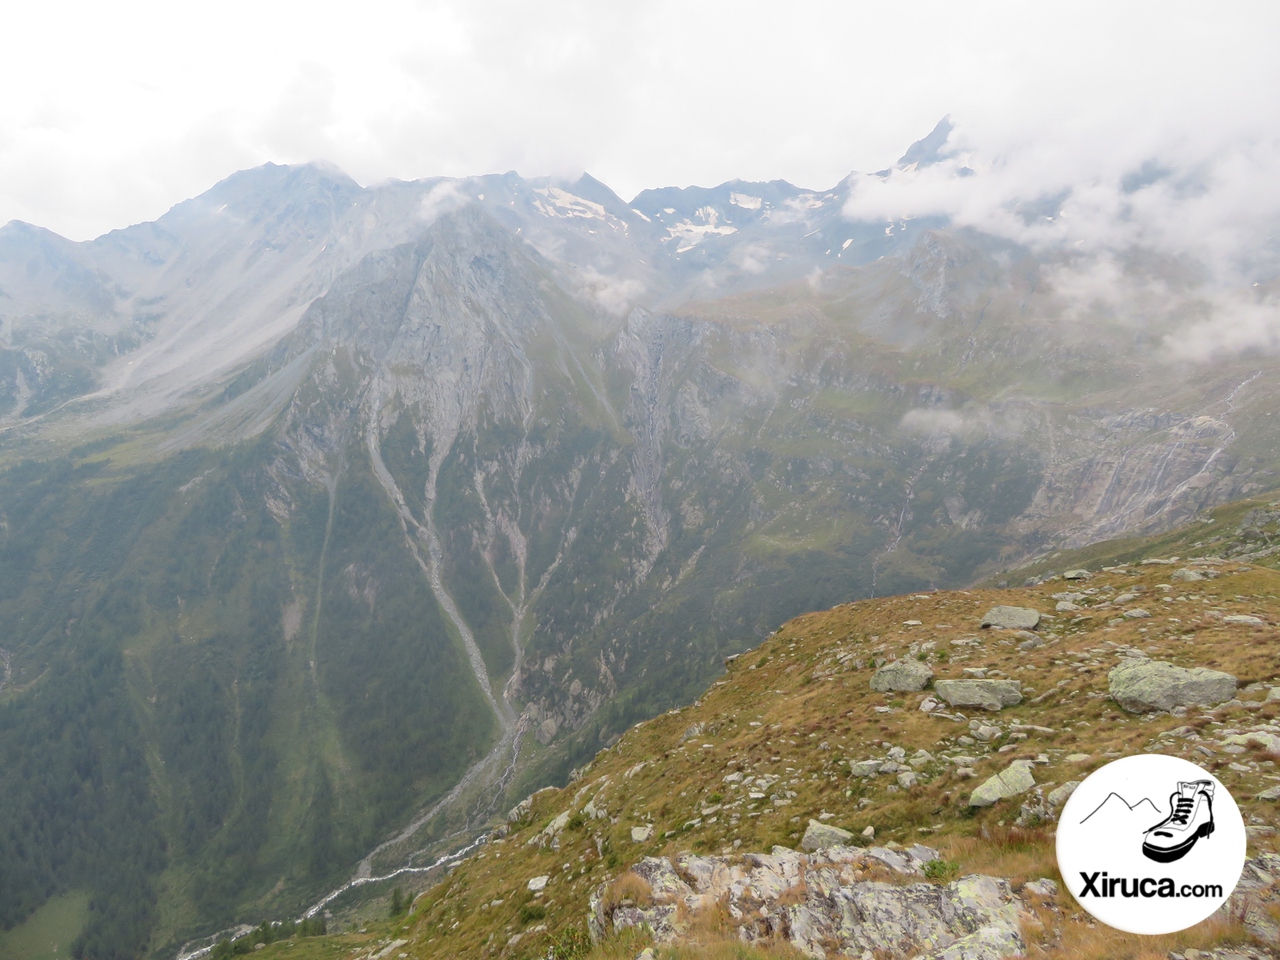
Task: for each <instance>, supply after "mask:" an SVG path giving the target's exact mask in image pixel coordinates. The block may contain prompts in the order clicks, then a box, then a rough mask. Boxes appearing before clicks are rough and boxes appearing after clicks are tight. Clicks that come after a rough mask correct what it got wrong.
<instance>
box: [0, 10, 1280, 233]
mask: <svg viewBox="0 0 1280 960" xmlns="http://www.w3.org/2000/svg"><path fill="white" fill-rule="evenodd" d="M11 7H12V9H10V10H7V11H6V31H5V39H7V41H8V42H7V43H4V41H3V40H0V45H2V47H0V49H3V53H4V56H0V84H3V86H4V89H5V90H6V91H7V95H6V97H4V98H0V222H4V221H6V220H8V219H9V218H14V217H16V218H20V219H25V220H28V221H30V222H34V223H39V224H41V225H45V226H48V227H50V228H51V229H54V230H57V231H59V232H61V233H64V234H66V235H69V236H71V237H73V238H76V239H81V238H86V237H89V236H94V235H96V234H98V233H101V232H104V231H105V230H107V229H111V228H114V227H118V226H122V225H124V224H125V223H129V222H136V221H138V220H142V219H149V218H152V217H155V216H157V215H158V214H160V213H161V212H163V210H164V209H166V208H167V207H168V206H169V205H171V204H173V203H175V202H177V201H179V200H181V199H184V198H186V197H189V196H192V195H194V194H195V193H198V192H199V191H201V190H203V189H205V188H207V187H208V186H209V185H210V184H211V183H213V182H214V181H215V180H217V179H220V178H221V177H223V176H226V175H227V174H228V173H229V172H231V171H232V170H235V169H239V168H243V167H247V166H253V165H256V164H259V163H263V162H266V161H274V162H298V161H306V160H312V159H328V160H331V161H333V162H334V163H336V164H338V165H339V166H341V167H342V168H343V169H344V170H346V171H348V172H349V173H350V174H352V175H353V176H354V177H355V178H356V179H357V180H359V181H360V182H363V183H369V182H374V181H380V180H383V179H385V178H387V177H400V178H404V179H416V178H420V177H429V176H459V177H461V176H469V175H474V174H480V173H488V172H495V171H505V170H508V169H516V170H519V171H520V172H522V173H525V174H526V175H531V176H533V175H542V174H556V173H559V172H561V171H570V170H573V171H580V170H583V169H586V170H590V171H591V172H592V173H593V174H594V175H596V176H597V177H599V178H600V179H602V180H603V181H604V182H606V183H608V184H610V185H611V186H613V187H614V188H615V189H616V190H618V191H619V193H621V194H622V195H623V196H630V195H631V194H634V193H635V192H637V191H638V190H640V189H642V188H645V187H650V186H662V185H668V184H679V185H683V184H688V183H701V184H707V185H710V184H714V183H719V182H722V181H725V180H729V179H733V178H736V177H741V178H744V179H756V180H768V179H773V178H777V177H782V178H786V179H789V180H791V181H793V182H796V183H799V184H801V185H803V186H806V187H810V188H818V189H821V188H825V187H828V186H830V185H831V184H833V183H835V182H836V181H838V180H839V179H841V178H842V177H843V176H845V175H846V174H847V173H848V172H849V170H850V169H862V170H876V169H879V168H881V167H884V166H886V165H887V164H889V163H891V162H892V160H893V158H894V157H897V156H898V155H900V154H901V152H902V150H903V149H904V147H905V145H906V144H908V143H910V142H911V141H912V140H914V139H916V138H917V137H919V136H920V135H921V134H922V133H923V132H925V131H927V130H928V129H929V128H930V127H931V126H932V125H933V123H934V122H936V120H937V119H938V117H940V116H942V115H943V114H947V113H950V114H952V115H953V116H954V117H956V118H957V121H958V122H959V123H960V131H961V132H963V133H964V134H965V135H966V136H967V137H969V138H970V141H971V144H972V146H973V148H974V149H975V150H976V149H977V148H978V147H979V146H981V147H982V150H983V151H985V154H984V155H985V156H986V157H987V158H988V161H989V162H990V163H992V164H997V165H998V164H1003V166H999V167H993V168H992V169H993V170H996V169H999V171H1000V172H1001V174H1002V175H1003V176H1007V177H1010V178H1017V177H1024V178H1025V177H1032V176H1033V175H1036V174H1037V173H1038V171H1039V172H1040V173H1043V171H1044V170H1049V169H1056V170H1058V174H1057V176H1056V177H1050V178H1049V179H1051V180H1053V179H1057V180H1067V181H1069V182H1071V183H1075V184H1080V183H1083V182H1085V180H1086V177H1087V176H1089V175H1092V173H1093V172H1095V171H1091V170H1090V169H1088V168H1089V166H1090V165H1089V164H1085V163H1081V162H1079V161H1080V158H1082V157H1086V156H1094V157H1097V156H1101V155H1103V154H1105V153H1106V152H1107V151H1111V152H1113V153H1114V154H1115V157H1114V164H1113V165H1114V166H1115V167H1117V168H1121V169H1124V170H1128V169H1133V168H1136V167H1137V166H1140V165H1141V163H1142V162H1143V161H1144V160H1146V159H1148V158H1151V157H1163V156H1165V155H1166V154H1169V155H1172V156H1174V159H1175V160H1176V161H1177V162H1178V168H1179V169H1184V168H1186V169H1191V167H1189V166H1188V163H1189V162H1190V160H1191V159H1192V158H1193V157H1194V156H1195V155H1199V154H1203V153H1204V151H1203V150H1202V149H1200V145H1201V144H1212V145H1220V144H1228V143H1229V144H1234V145H1236V154H1235V157H1236V162H1237V163H1238V164H1239V169H1238V170H1234V171H1230V170H1228V169H1227V168H1226V167H1221V166H1220V167H1218V168H1215V169H1217V170H1218V172H1219V173H1221V174H1222V175H1223V176H1225V175H1227V174H1228V173H1231V174H1232V175H1239V176H1241V177H1243V178H1244V181H1247V182H1252V175H1251V174H1250V172H1249V169H1248V168H1249V166H1250V164H1251V163H1257V162H1260V160H1261V161H1265V159H1266V158H1265V157H1261V158H1260V156H1259V155H1258V154H1257V153H1256V151H1257V150H1259V149H1262V148H1263V147H1265V145H1266V143H1267V142H1268V140H1267V137H1268V136H1271V137H1272V138H1273V139H1274V136H1275V134H1276V129H1275V127H1276V122H1277V121H1276V120H1275V117H1276V115H1277V113H1280V111H1277V110H1276V109H1275V103H1274V101H1275V99H1276V94H1275V91H1276V90H1278V89H1280V58H1276V57H1275V56H1274V50H1273V46H1274V37H1275V36H1277V35H1278V34H1280V7H1277V6H1276V5H1275V4H1273V3H1263V2H1240V3H1236V4H1231V5H1219V6H1218V7H1213V8H1211V7H1208V6H1203V5H1202V6H1195V5H1171V4H1168V3H1167V2H1155V0H1134V2H1130V3H1125V4H1115V3H1103V2H1089V0H1081V2H1078V3H1074V4H1070V5H1067V4H1063V5H1058V6H1056V7H1051V6H1049V5H1042V4H1025V3H1021V2H1012V0H1008V2H992V3H989V4H983V5H981V6H978V7H972V6H969V7H965V6H958V5H955V4H953V3H950V2H942V0H922V2H920V3H917V4H915V5H912V6H911V7H909V8H907V7H901V6H895V5H885V4H863V3H847V2H836V0H797V2H795V3H793V4H791V5H789V6H788V7H786V8H785V9H783V8H779V7H778V6H777V5H776V4H768V3H764V2H761V0H738V2H733V3H730V2H728V0H706V2H704V3H698V4H687V3H678V2H676V0H646V2H643V3H635V4H597V3H589V2H587V0H548V2H546V3H541V4H532V5H531V4H522V3H517V2H515V0H468V2H467V3H463V2H461V0H369V3H367V4H365V5H364V6H363V7H362V8H361V9H360V11H359V13H358V15H357V14H356V13H355V12H354V11H353V8H352V7H351V6H350V5H349V4H339V3H336V2H333V0H314V2H310V3H307V4H305V5H304V4H302V3H301V2H300V0H220V2H219V3H217V4H214V3H212V2H211V0H192V2H190V3H186V4H163V3H160V2H159V0H120V2H119V3H115V4H110V5H102V4H92V3H89V2H87V0H61V2H57V0H55V2H51V3H45V4H20V5H11ZM1180 143H1181V144H1182V146H1180V145H1179V144H1180ZM1184 148H1185V149H1184ZM1216 155H1218V156H1226V154H1222V153H1221V152H1219V153H1218V154H1216ZM1018 158H1023V160H1018ZM1073 164H1074V167H1073ZM1073 170H1074V173H1076V174H1078V175H1075V176H1072V175H1069V174H1071V173H1072V172H1073ZM1100 172H1101V173H1104V174H1105V173H1106V170H1101V171H1100ZM1104 181H1105V178H1104ZM1244 181H1242V182H1244ZM920 186H921V188H923V187H925V186H928V184H927V183H925V182H923V181H922V183H921V184H920ZM936 187H937V185H935V188H936ZM1104 194H1105V191H1104ZM1213 196H1214V201H1213V202H1215V203H1216V202H1219V201H1225V200H1228V199H1230V198H1229V197H1228V194H1227V192H1225V191H1222V190H1219V191H1218V192H1216V193H1215V194H1214V195H1213ZM887 199H893V198H887ZM1152 199H1153V200H1154V199H1155V198H1154V196H1153V198H1152ZM1236 199H1237V201H1240V200H1243V199H1245V198H1236ZM868 202H870V201H868ZM1075 202H1076V203H1077V204H1079V205H1081V213H1082V214H1083V212H1084V210H1085V208H1086V207H1087V205H1088V204H1090V203H1092V204H1095V205H1096V204H1102V205H1105V204H1106V203H1108V202H1111V201H1110V200H1109V199H1108V197H1107V196H1105V195H1102V196H1099V197H1097V198H1093V199H1090V198H1088V197H1086V196H1084V195H1083V194H1081V195H1078V196H1077V197H1076V198H1075ZM1142 202H1146V200H1145V198H1144V199H1143V201H1142ZM988 206H990V204H988ZM1186 209H1187V210H1189V211H1190V210H1193V208H1192V207H1187V208H1186ZM1246 212H1247V211H1246ZM1186 226H1187V229H1188V230H1191V229H1193V228H1194V221H1191V222H1188V224H1187V225H1186ZM1214 226H1215V229H1223V230H1227V231H1228V232H1229V231H1230V229H1231V227H1230V225H1229V224H1226V223H1225V222H1221V221H1216V220H1215V221H1214ZM1081 229H1082V230H1083V229H1084V228H1083V227H1082V228H1081Z"/></svg>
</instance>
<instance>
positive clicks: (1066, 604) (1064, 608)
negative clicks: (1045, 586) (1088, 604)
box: [1053, 600, 1084, 613]
mask: <svg viewBox="0 0 1280 960" xmlns="http://www.w3.org/2000/svg"><path fill="white" fill-rule="evenodd" d="M1053 609H1054V610H1056V611H1057V612H1058V613H1075V612H1076V611H1077V610H1082V609H1084V608H1083V607H1081V606H1080V604H1078V603H1072V602H1071V601H1070V600H1059V601H1058V605H1057V606H1055V607H1054V608H1053Z"/></svg>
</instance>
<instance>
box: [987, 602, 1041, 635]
mask: <svg viewBox="0 0 1280 960" xmlns="http://www.w3.org/2000/svg"><path fill="white" fill-rule="evenodd" d="M982 625H983V626H984V627H999V628H1001V629H1003V630H1034V629H1035V628H1036V627H1038V626H1039V625H1040V611H1039V610H1032V609H1031V608H1030V607H1005V606H999V607H992V608H991V609H990V610H988V611H987V614H986V616H984V617H983V618H982Z"/></svg>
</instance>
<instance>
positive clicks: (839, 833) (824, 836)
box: [800, 820, 853, 850]
mask: <svg viewBox="0 0 1280 960" xmlns="http://www.w3.org/2000/svg"><path fill="white" fill-rule="evenodd" d="M852 845H853V834H852V833H850V832H849V831H848V830H841V829H840V828H839V827H833V826H831V824H829V823H821V822H820V821H818V820H810V821H809V828H808V829H807V830H805V832H804V836H803V837H802V838H801V840H800V848H801V849H802V850H821V849H823V848H824V847H848V846H852Z"/></svg>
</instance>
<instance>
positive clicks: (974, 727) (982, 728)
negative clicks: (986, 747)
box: [969, 720, 1004, 743]
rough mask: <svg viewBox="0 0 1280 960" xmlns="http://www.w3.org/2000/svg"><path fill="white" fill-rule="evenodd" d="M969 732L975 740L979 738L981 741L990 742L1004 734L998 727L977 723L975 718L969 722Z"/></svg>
mask: <svg viewBox="0 0 1280 960" xmlns="http://www.w3.org/2000/svg"><path fill="white" fill-rule="evenodd" d="M969 733H970V734H972V735H973V738H974V739H975V740H979V741H981V742H982V743H990V742H991V741H992V740H999V739H1000V738H1001V737H1002V736H1004V731H1003V730H1001V729H1000V728H999V727H993V726H990V725H988V724H985V723H979V722H978V721H977V720H974V721H973V722H971V723H970V724H969Z"/></svg>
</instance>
